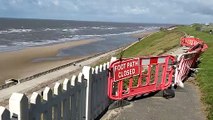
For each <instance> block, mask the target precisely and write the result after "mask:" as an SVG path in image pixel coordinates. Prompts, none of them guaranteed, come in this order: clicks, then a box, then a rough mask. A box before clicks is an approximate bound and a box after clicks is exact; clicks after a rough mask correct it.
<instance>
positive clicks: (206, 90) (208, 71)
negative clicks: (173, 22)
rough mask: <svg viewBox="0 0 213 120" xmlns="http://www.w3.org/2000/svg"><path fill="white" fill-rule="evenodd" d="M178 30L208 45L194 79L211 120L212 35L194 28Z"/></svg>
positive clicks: (212, 119)
mask: <svg viewBox="0 0 213 120" xmlns="http://www.w3.org/2000/svg"><path fill="white" fill-rule="evenodd" d="M178 30H179V31H184V32H186V33H187V34H190V35H193V36H195V37H198V38H201V39H203V40H204V41H205V42H206V43H207V44H208V47H209V48H208V50H207V51H206V52H204V54H202V56H201V58H202V59H201V64H200V65H199V68H200V69H199V72H198V75H197V77H196V79H197V81H198V85H199V88H200V90H201V92H202V95H203V96H202V100H203V101H204V102H205V103H206V104H207V112H208V119H209V120H213V35H211V34H209V33H207V32H201V31H196V30H195V26H191V27H189V26H181V27H179V28H178Z"/></svg>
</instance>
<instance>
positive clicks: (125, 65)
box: [108, 37, 208, 100]
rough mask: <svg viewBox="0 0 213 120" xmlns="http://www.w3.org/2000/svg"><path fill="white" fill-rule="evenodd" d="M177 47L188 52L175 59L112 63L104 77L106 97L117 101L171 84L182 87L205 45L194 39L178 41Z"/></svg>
mask: <svg viewBox="0 0 213 120" xmlns="http://www.w3.org/2000/svg"><path fill="white" fill-rule="evenodd" d="M180 44H181V45H182V46H186V47H189V49H188V50H187V51H186V52H185V53H183V54H180V55H179V56H178V57H177V58H175V57H174V56H171V55H168V56H156V57H140V58H129V59H119V60H116V61H114V62H112V63H111V65H110V67H109V71H110V72H109V77H108V96H109V98H110V99H113V100H121V99H124V98H128V97H133V96H136V95H141V94H147V93H150V92H156V91H158V90H165V89H167V88H169V87H170V86H173V85H178V86H180V87H184V84H183V81H184V80H185V79H186V78H187V77H188V75H189V72H190V71H191V70H194V67H195V65H196V63H197V61H198V58H199V56H200V54H201V53H202V52H204V51H205V50H206V49H207V48H208V46H207V45H206V44H205V43H204V42H203V41H202V40H201V39H199V38H194V37H184V38H181V41H180ZM174 63H176V64H174ZM174 66H176V68H175V67H174ZM174 72H175V73H174ZM173 75H174V77H173ZM173 78H174V79H173Z"/></svg>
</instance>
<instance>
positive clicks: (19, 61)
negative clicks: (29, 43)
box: [0, 31, 154, 84]
mask: <svg viewBox="0 0 213 120" xmlns="http://www.w3.org/2000/svg"><path fill="white" fill-rule="evenodd" d="M153 32H154V31H146V32H142V33H137V34H133V35H132V37H134V38H136V39H137V38H142V37H145V36H147V35H149V34H151V33H153ZM96 41H97V40H95V39H88V40H76V41H71V42H65V43H60V44H53V45H47V46H39V47H30V48H26V49H22V50H18V51H12V52H2V53H0V84H3V83H5V80H7V79H11V78H14V79H20V78H24V77H27V76H30V75H34V74H36V73H40V72H43V71H46V70H49V69H51V68H54V67H58V66H60V65H64V64H66V63H68V62H72V61H74V60H76V59H79V58H80V57H65V58H63V59H59V60H49V61H41V62H33V60H35V59H37V58H48V57H55V56H56V55H57V53H58V52H59V50H61V49H65V48H68V47H69V48H71V47H76V46H79V45H84V44H89V43H92V42H96ZM82 57H83V56H82Z"/></svg>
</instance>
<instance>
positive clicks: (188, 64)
mask: <svg viewBox="0 0 213 120" xmlns="http://www.w3.org/2000/svg"><path fill="white" fill-rule="evenodd" d="M200 54H201V49H200V50H198V51H193V52H188V53H184V54H181V55H179V56H178V58H177V67H176V70H175V84H177V85H178V86H180V87H184V85H183V80H185V79H186V78H187V77H188V74H189V72H190V71H191V70H193V69H194V68H195V65H196V63H197V61H198V58H199V56H200Z"/></svg>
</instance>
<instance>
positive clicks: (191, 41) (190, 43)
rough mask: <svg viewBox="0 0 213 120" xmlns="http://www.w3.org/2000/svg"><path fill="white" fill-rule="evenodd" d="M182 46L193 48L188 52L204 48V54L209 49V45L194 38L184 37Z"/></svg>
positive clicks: (181, 40) (181, 42) (181, 41)
mask: <svg viewBox="0 0 213 120" xmlns="http://www.w3.org/2000/svg"><path fill="white" fill-rule="evenodd" d="M180 45H181V46H186V47H191V49H190V50H189V51H188V52H191V51H193V50H195V48H196V47H198V46H199V47H200V48H202V52H204V51H205V50H206V49H207V48H208V46H207V44H205V43H204V42H203V40H201V39H199V38H194V37H182V38H181V39H180Z"/></svg>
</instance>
